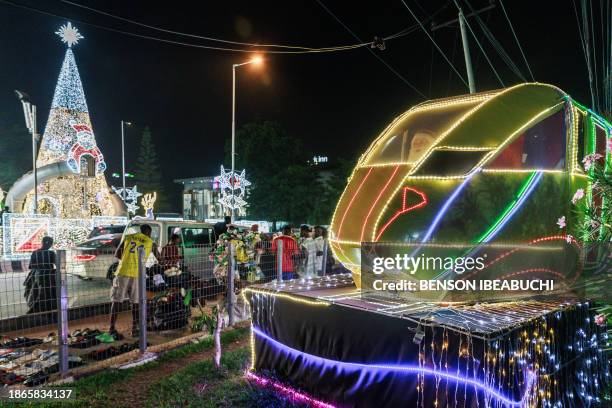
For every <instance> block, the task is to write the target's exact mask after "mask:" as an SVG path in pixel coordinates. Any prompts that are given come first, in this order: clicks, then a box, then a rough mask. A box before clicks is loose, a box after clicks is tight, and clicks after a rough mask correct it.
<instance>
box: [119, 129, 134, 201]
mask: <svg viewBox="0 0 612 408" xmlns="http://www.w3.org/2000/svg"><path fill="white" fill-rule="evenodd" d="M131 124H132V122H126V121H124V120H122V121H121V183H122V187H123V190H121V196H122V197H121V198H122V199H123V202H124V203H125V193H126V191H125V125H128V126H130V125H131Z"/></svg>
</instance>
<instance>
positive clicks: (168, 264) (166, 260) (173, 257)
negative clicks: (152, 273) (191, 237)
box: [160, 234, 183, 270]
mask: <svg viewBox="0 0 612 408" xmlns="http://www.w3.org/2000/svg"><path fill="white" fill-rule="evenodd" d="M182 260H183V255H182V254H181V236H180V235H179V234H172V236H171V237H170V241H169V242H168V244H167V245H165V246H164V247H163V248H162V250H161V261H160V264H161V266H162V268H163V269H164V270H166V269H170V268H179V269H180V268H181V265H180V263H181V261H182Z"/></svg>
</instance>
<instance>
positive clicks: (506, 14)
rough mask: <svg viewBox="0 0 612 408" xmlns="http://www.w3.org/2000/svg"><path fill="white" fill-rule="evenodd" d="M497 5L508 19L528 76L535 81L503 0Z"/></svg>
mask: <svg viewBox="0 0 612 408" xmlns="http://www.w3.org/2000/svg"><path fill="white" fill-rule="evenodd" d="M499 5H500V6H501V9H502V11H503V12H504V16H506V20H507V21H508V25H509V26H510V30H511V31H512V35H513V36H514V40H515V41H516V45H518V48H519V50H520V51H521V56H522V57H523V61H525V65H526V66H527V71H529V76H530V77H531V80H532V81H535V78H534V76H533V72H531V67H530V66H529V62H527V57H526V56H525V53H524V52H523V47H521V43H520V41H519V39H518V36H517V35H516V32H515V31H514V27H513V26H512V22H511V21H510V17H509V16H508V13H507V12H506V8H505V7H504V2H503V1H502V0H499Z"/></svg>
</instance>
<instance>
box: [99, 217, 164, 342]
mask: <svg viewBox="0 0 612 408" xmlns="http://www.w3.org/2000/svg"><path fill="white" fill-rule="evenodd" d="M151 231H152V230H151V226H150V225H147V224H142V225H141V226H140V232H137V233H136V234H130V235H126V237H125V240H124V241H123V245H119V247H118V248H117V252H115V256H116V257H117V258H119V259H120V260H121V261H120V262H119V266H118V267H117V272H116V273H115V279H113V287H112V288H111V293H110V297H111V318H110V328H109V330H108V331H109V333H110V334H115V333H117V331H116V330H115V323H116V322H117V308H118V306H119V304H120V303H122V302H123V301H124V300H125V299H129V300H130V301H131V302H132V337H136V336H138V316H139V314H138V249H139V248H142V249H143V250H144V262H146V261H147V259H148V258H149V255H150V254H151V251H153V254H154V255H155V257H156V258H157V259H159V258H160V256H159V253H158V251H157V246H156V245H155V243H154V242H153V240H152V239H151Z"/></svg>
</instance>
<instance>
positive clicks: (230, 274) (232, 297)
mask: <svg viewBox="0 0 612 408" xmlns="http://www.w3.org/2000/svg"><path fill="white" fill-rule="evenodd" d="M235 273H236V247H235V245H234V244H233V243H231V242H230V244H229V265H228V270H227V317H228V326H233V325H234V305H235V304H236V294H235V293H234V276H235Z"/></svg>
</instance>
